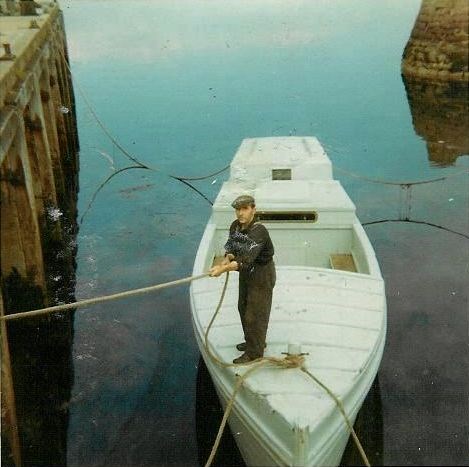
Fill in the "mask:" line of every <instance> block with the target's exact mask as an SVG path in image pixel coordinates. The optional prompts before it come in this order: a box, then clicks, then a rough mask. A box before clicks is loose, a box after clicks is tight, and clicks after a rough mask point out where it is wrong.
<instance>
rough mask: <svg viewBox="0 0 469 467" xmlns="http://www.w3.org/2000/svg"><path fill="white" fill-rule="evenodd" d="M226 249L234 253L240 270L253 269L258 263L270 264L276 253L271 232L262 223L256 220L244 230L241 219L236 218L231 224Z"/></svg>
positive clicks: (227, 251)
mask: <svg viewBox="0 0 469 467" xmlns="http://www.w3.org/2000/svg"><path fill="white" fill-rule="evenodd" d="M225 250H226V253H231V254H232V255H234V260H235V261H236V262H237V263H238V270H239V271H240V272H245V271H252V270H253V269H254V267H255V265H256V264H259V265H265V264H268V263H269V262H270V261H271V260H272V256H273V255H274V245H273V244H272V240H271V239H270V235H269V232H268V231H267V229H266V228H265V227H264V226H263V225H262V224H260V223H259V222H254V221H252V222H251V223H250V224H249V225H248V226H247V227H246V229H244V230H242V229H241V224H240V223H239V221H238V220H235V221H234V222H233V223H232V224H231V226H230V234H229V237H228V241H227V242H226V244H225Z"/></svg>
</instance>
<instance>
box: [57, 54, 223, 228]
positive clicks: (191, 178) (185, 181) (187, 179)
mask: <svg viewBox="0 0 469 467" xmlns="http://www.w3.org/2000/svg"><path fill="white" fill-rule="evenodd" d="M59 54H60V56H61V58H62V61H63V62H64V64H65V66H66V68H67V69H68V71H69V73H70V76H71V78H72V80H73V81H74V83H75V85H76V87H77V88H78V91H79V93H80V94H81V96H82V98H83V101H84V102H85V105H86V107H87V108H88V110H89V111H90V113H91V115H92V116H93V118H94V119H95V120H96V123H97V124H98V126H99V127H100V128H101V130H102V131H103V133H104V134H105V135H106V136H107V137H108V138H109V140H110V141H111V142H112V144H114V146H115V147H116V148H117V149H119V151H121V152H122V154H124V155H125V156H126V157H127V158H129V159H130V160H131V161H132V162H135V164H136V165H135V166H128V167H125V168H123V169H121V170H119V171H117V172H115V173H113V174H111V175H110V176H109V177H107V178H106V180H105V181H104V182H102V183H101V184H100V186H99V187H98V189H97V190H96V192H95V194H94V195H93V198H92V200H91V201H90V203H89V204H88V207H87V209H86V211H88V210H89V208H90V206H91V204H92V203H93V202H94V199H95V198H96V195H97V193H98V192H99V191H100V190H101V189H102V188H103V186H104V185H106V183H108V182H109V181H110V180H111V179H112V178H113V177H114V175H117V174H118V173H121V172H123V171H125V170H129V169H145V170H150V171H153V172H159V173H161V174H163V175H165V176H167V177H169V178H172V179H173V180H177V181H178V182H181V183H183V184H184V185H186V186H188V187H189V188H190V189H191V190H193V191H195V192H196V193H197V194H199V195H200V196H201V197H202V198H203V199H205V200H206V201H207V202H208V203H209V204H210V205H213V202H212V201H211V200H210V199H209V198H207V196H206V195H205V194H204V193H202V192H201V191H200V190H199V189H198V188H196V187H195V186H193V185H192V184H191V183H189V182H191V181H201V180H206V179H208V178H213V177H215V176H216V175H219V174H221V173H222V172H225V171H226V170H228V169H229V168H230V165H229V164H228V165H227V166H225V167H223V168H221V169H218V170H216V171H215V172H211V173H209V174H207V175H201V176H180V175H174V174H170V173H168V172H165V171H164V170H162V169H160V168H159V167H154V166H153V167H152V166H149V165H148V164H144V163H143V162H141V161H140V160H138V159H137V157H135V156H134V155H132V154H131V153H130V152H129V151H127V149H126V148H125V147H124V146H123V145H122V144H120V143H119V141H118V140H117V138H115V137H114V136H113V134H112V133H111V132H110V131H109V130H108V128H107V127H106V125H105V124H104V123H103V121H102V120H101V119H100V118H99V116H98V114H97V113H96V111H95V110H94V107H93V106H92V104H91V102H90V100H89V99H88V97H87V95H86V93H85V92H84V90H83V88H82V86H81V85H80V83H79V81H78V80H77V78H76V77H75V74H74V73H73V72H72V69H71V67H70V65H69V63H68V61H67V59H66V58H65V56H64V53H63V51H62V50H59ZM83 218H84V215H83V216H82V217H81V221H80V222H82V221H83Z"/></svg>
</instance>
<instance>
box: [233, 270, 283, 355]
mask: <svg viewBox="0 0 469 467" xmlns="http://www.w3.org/2000/svg"><path fill="white" fill-rule="evenodd" d="M275 280H276V275H275V264H274V262H273V261H270V262H269V263H268V264H266V265H258V264H256V265H255V266H254V270H253V271H251V272H246V271H242V272H240V273H239V297H238V311H239V316H240V318H241V324H242V326H243V331H244V338H245V340H246V353H247V354H248V355H249V357H251V358H258V357H262V356H263V355H264V345H265V336H266V334H267V326H268V324H269V316H270V308H271V306H272V292H273V289H274V286H275Z"/></svg>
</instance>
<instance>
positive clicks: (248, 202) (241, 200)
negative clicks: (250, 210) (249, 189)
mask: <svg viewBox="0 0 469 467" xmlns="http://www.w3.org/2000/svg"><path fill="white" fill-rule="evenodd" d="M255 204H256V202H255V201H254V198H253V197H252V196H250V195H241V196H238V197H237V198H236V199H235V200H234V201H233V202H232V203H231V206H232V207H233V208H235V209H239V208H241V207H243V206H253V205H255Z"/></svg>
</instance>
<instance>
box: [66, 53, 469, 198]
mask: <svg viewBox="0 0 469 467" xmlns="http://www.w3.org/2000/svg"><path fill="white" fill-rule="evenodd" d="M59 52H60V55H61V57H62V60H63V62H64V64H65V66H66V68H67V69H68V71H69V73H70V76H71V77H72V79H73V81H74V82H75V84H76V86H77V88H78V90H79V92H80V94H81V95H82V97H83V100H84V102H85V104H86V106H87V107H88V109H89V111H90V113H91V115H92V116H93V118H94V119H95V120H96V122H97V124H98V126H99V127H100V128H101V129H102V131H103V132H104V134H105V135H106V136H107V137H108V138H109V139H110V141H111V142H112V143H113V144H114V145H115V146H116V147H117V148H118V149H119V150H120V151H121V152H122V153H123V154H124V155H125V156H126V157H128V158H129V159H130V160H132V161H133V162H135V163H136V164H137V167H135V166H132V167H130V168H143V169H147V170H152V171H158V172H161V173H162V174H164V175H166V176H168V177H170V178H172V179H174V180H177V181H180V182H182V183H184V184H185V185H186V186H188V187H189V188H191V189H192V190H194V191H195V192H196V193H198V194H199V195H200V196H202V198H204V199H205V200H206V201H207V202H208V203H209V204H211V205H213V202H212V201H211V200H210V199H208V198H207V197H206V196H205V195H204V194H203V193H202V192H201V191H200V190H198V189H197V188H195V187H194V186H193V185H192V184H190V183H188V182H190V181H199V180H206V179H208V178H212V177H214V176H216V175H218V174H220V173H222V172H224V171H226V170H228V169H229V167H230V165H229V164H228V165H227V166H225V167H223V168H222V169H219V170H217V171H215V172H213V173H210V174H208V175H202V176H198V177H194V176H191V177H183V176H177V175H173V174H170V173H167V172H165V171H163V170H161V169H160V168H155V167H150V166H149V165H147V164H144V163H143V162H141V161H139V160H138V159H137V158H136V157H135V156H133V155H132V154H130V152H129V151H127V150H126V149H125V148H124V146H123V145H122V144H120V143H119V141H118V140H117V139H116V138H115V137H114V136H113V135H112V133H111V132H110V131H109V130H108V128H107V127H106V125H104V123H103V121H102V120H101V119H100V118H99V116H98V115H97V113H96V111H95V110H94V108H93V106H92V104H91V102H90V101H89V99H88V97H87V95H86V93H85V92H84V90H83V88H82V87H81V85H80V83H79V81H78V80H77V78H76V77H75V75H74V73H72V70H71V67H70V65H69V63H68V61H67V60H66V58H65V56H64V54H63V51H62V50H59ZM289 149H291V148H289ZM332 167H333V168H334V170H337V171H339V172H342V173H344V174H346V175H349V176H350V177H354V178H357V179H360V180H364V181H367V182H370V183H377V184H381V185H394V186H401V187H403V186H407V187H410V186H412V185H422V184H427V183H434V182H440V181H444V180H447V179H449V178H452V177H456V176H459V175H461V174H469V171H468V170H462V171H460V172H457V173H455V174H450V175H447V176H444V177H438V178H433V179H428V180H415V181H405V182H399V181H390V180H384V179H380V178H373V177H366V176H363V175H361V174H357V173H355V172H352V171H349V170H346V169H343V168H341V167H338V166H336V165H335V164H333V165H332ZM110 178H112V177H109V178H108V179H107V180H106V182H107V181H109V179H110ZM106 182H105V183H106ZM101 188H102V187H100V188H99V189H101ZM99 189H98V191H99Z"/></svg>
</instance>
